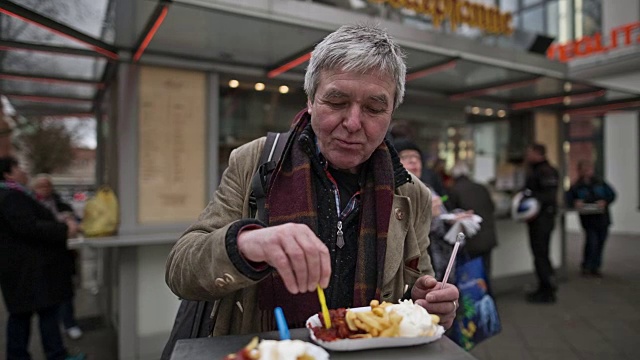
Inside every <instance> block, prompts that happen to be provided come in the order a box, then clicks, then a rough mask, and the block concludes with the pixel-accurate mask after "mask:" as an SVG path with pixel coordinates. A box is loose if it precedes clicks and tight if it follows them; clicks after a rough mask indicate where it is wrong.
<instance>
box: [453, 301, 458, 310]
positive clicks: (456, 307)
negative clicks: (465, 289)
mask: <svg viewBox="0 0 640 360" xmlns="http://www.w3.org/2000/svg"><path fill="white" fill-rule="evenodd" d="M456 310H458V300H453V311H454V312H455V311H456Z"/></svg>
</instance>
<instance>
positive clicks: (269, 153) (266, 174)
mask: <svg viewBox="0 0 640 360" xmlns="http://www.w3.org/2000/svg"><path fill="white" fill-rule="evenodd" d="M290 134H291V132H285V133H274V132H270V133H267V140H266V141H265V143H264V148H263V149H262V153H261V154H260V160H259V162H258V164H260V165H259V166H258V169H257V170H256V172H255V174H253V177H252V178H251V193H250V194H249V207H250V211H251V217H254V218H256V219H258V220H260V221H263V222H265V221H266V220H267V218H266V213H265V201H266V199H267V192H268V191H269V185H270V183H271V175H272V174H273V171H274V170H275V169H276V167H278V163H279V162H280V159H281V158H282V154H283V153H284V149H285V148H286V146H287V143H288V141H289V135H290Z"/></svg>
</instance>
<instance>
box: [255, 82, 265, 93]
mask: <svg viewBox="0 0 640 360" xmlns="http://www.w3.org/2000/svg"><path fill="white" fill-rule="evenodd" d="M264 87H265V86H264V84H263V83H261V82H259V83H256V85H255V86H254V87H253V88H254V89H256V91H262V90H264Z"/></svg>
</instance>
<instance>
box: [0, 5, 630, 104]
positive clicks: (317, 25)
mask: <svg viewBox="0 0 640 360" xmlns="http://www.w3.org/2000/svg"><path fill="white" fill-rule="evenodd" d="M109 1H110V3H109V6H108V8H110V7H111V5H113V3H114V2H116V1H118V5H122V6H129V9H133V8H134V7H135V6H136V1H131V2H130V0H126V1H125V0H109ZM137 1H140V0H137ZM147 3H148V0H145V4H147ZM285 3H287V4H282V3H279V2H276V3H273V2H270V1H268V0H254V1H252V2H251V5H248V6H242V7H240V6H234V5H237V4H235V2H234V1H233V0H217V1H215V2H214V1H206V2H205V1H199V0H158V1H157V2H156V3H155V5H153V7H154V8H153V11H151V13H150V14H149V15H148V16H147V18H146V20H145V21H144V26H143V27H142V29H141V31H140V33H139V34H138V35H137V37H136V39H135V42H133V43H131V44H130V46H123V45H120V46H114V45H110V44H108V43H106V42H104V41H102V40H100V39H97V38H94V37H91V36H89V35H87V34H85V33H82V32H80V31H78V30H75V29H72V28H70V27H69V26H66V25H64V24H61V23H60V22H58V21H56V20H54V19H51V18H49V17H46V16H44V15H41V14H38V13H36V12H34V11H32V10H30V9H27V8H25V7H23V6H20V5H17V4H15V3H14V2H12V1H9V0H0V13H2V14H5V15H9V16H12V17H14V18H17V19H20V20H22V21H26V22H28V23H29V24H32V25H36V26H38V27H41V28H43V29H46V30H47V31H50V32H52V33H53V34H56V35H58V36H63V37H66V38H68V39H72V40H74V41H76V42H78V43H80V44H82V45H84V46H86V47H87V48H88V49H82V48H72V47H65V46H54V45H44V44H35V43H30V42H24V41H15V39H10V40H7V39H0V51H16V50H21V51H31V52H42V53H47V54H52V55H60V56H74V57H93V58H104V59H106V60H107V63H106V66H105V67H104V70H103V72H102V75H101V76H100V78H99V79H95V80H87V79H80V78H74V77H64V76H53V75H51V76H49V75H47V76H43V75H34V74H29V73H25V72H16V71H4V69H0V80H3V79H4V80H12V81H31V82H44V83H48V84H51V85H52V86H55V85H58V84H77V85H84V86H94V87H95V88H96V92H95V94H94V96H93V97H92V98H91V99H88V98H76V97H65V96H51V95H46V94H38V93H20V92H11V91H3V94H5V95H7V96H9V97H14V98H16V97H19V98H21V99H29V98H30V99H32V100H33V101H34V102H40V103H41V102H45V103H46V102H55V101H58V102H77V101H82V102H87V101H91V102H92V111H96V109H97V108H98V106H99V104H100V102H101V101H102V99H103V97H104V94H105V91H106V88H108V87H109V85H110V84H111V82H112V81H113V79H114V78H115V75H116V74H117V66H118V63H119V62H132V63H142V64H154V63H156V62H157V59H158V57H161V58H164V59H165V60H167V59H173V61H174V62H181V61H182V63H183V64H185V63H186V64H187V65H186V66H189V65H188V63H189V62H192V63H194V64H196V63H197V64H200V65H196V67H200V68H202V64H210V65H209V66H210V69H218V70H219V71H220V69H225V68H226V69H228V71H232V72H233V71H236V70H238V69H241V68H243V67H244V68H246V72H247V74H253V75H254V76H263V77H265V78H267V79H281V78H282V79H285V78H286V79H298V80H299V79H301V76H300V74H301V66H302V65H304V64H305V63H306V62H307V61H308V60H309V58H310V54H311V53H310V52H311V50H312V48H313V46H314V44H315V42H316V41H314V42H311V43H310V44H309V45H308V47H307V48H304V49H302V50H300V49H298V50H295V49H291V53H290V54H288V55H287V54H284V56H283V57H281V58H280V59H279V60H277V61H274V62H273V63H270V64H263V65H255V64H246V63H245V64H243V62H242V61H225V60H224V59H219V58H210V57H207V56H204V57H203V56H198V55H197V54H196V55H194V54H189V53H182V54H176V53H169V52H164V49H151V48H148V47H149V45H150V44H152V43H153V40H154V36H155V37H157V33H158V30H159V29H161V27H162V24H163V21H164V20H165V18H167V17H169V16H171V11H170V9H171V8H172V7H176V6H180V7H183V8H195V9H198V10H203V11H204V12H209V13H215V14H228V15H233V16H240V17H242V18H244V19H251V20H252V21H263V22H264V21H268V22H272V23H273V24H285V25H290V26H296V27H298V28H306V29H312V30H320V31H322V32H324V33H327V34H328V33H329V32H330V31H331V30H333V29H335V28H337V27H338V26H339V25H340V24H342V23H353V22H356V21H361V20H366V19H367V18H368V17H367V16H366V15H361V14H358V13H353V14H351V13H348V12H346V11H344V10H338V9H335V8H332V7H330V6H326V5H321V4H317V3H308V2H285ZM130 16H133V15H130ZM318 19H324V20H318ZM327 19H329V20H327ZM174 20H175V19H174ZM179 21H186V20H180V19H179ZM329 21H332V22H329ZM381 23H382V26H384V27H385V28H387V29H388V30H389V31H390V32H391V33H392V34H393V35H394V36H395V37H396V39H397V40H398V42H399V43H400V44H401V45H402V46H403V47H405V48H406V49H409V50H410V52H411V54H410V55H409V57H411V55H418V57H420V55H421V54H423V55H426V56H427V57H428V56H431V57H432V58H433V56H434V55H435V57H436V58H439V59H440V60H438V61H427V62H424V63H422V64H419V61H418V64H415V62H416V61H415V59H414V66H412V67H411V69H412V70H411V71H410V72H409V73H408V74H407V79H406V80H407V91H409V92H413V93H414V94H420V93H424V94H439V95H440V96H443V97H444V98H446V99H448V100H449V101H451V102H452V103H454V104H459V105H460V106H475V105H476V104H479V103H483V104H486V103H494V104H496V105H497V106H500V107H503V108H505V109H509V110H510V111H523V110H533V109H541V108H548V109H553V110H554V111H560V112H566V113H571V114H576V113H578V110H579V109H592V110H589V111H600V110H601V109H605V110H606V109H614V110H621V109H625V108H632V107H636V106H637V105H636V101H631V100H629V99H630V98H631V99H635V97H636V96H640V95H638V94H632V93H629V92H628V91H626V93H628V95H629V97H627V98H623V99H618V100H611V101H607V102H606V104H598V105H596V106H593V104H589V103H584V104H581V105H572V104H570V102H568V101H566V100H565V99H567V98H569V99H571V98H572V97H577V98H579V97H581V96H595V95H594V94H599V95H598V97H602V96H604V93H603V92H606V91H607V90H606V89H604V88H603V87H601V86H596V85H593V84H590V83H588V82H585V81H579V82H576V81H574V80H572V79H569V78H567V76H566V66H565V65H561V64H559V63H555V62H551V61H549V60H547V59H546V58H544V57H542V56H537V55H533V54H526V53H519V52H518V51H515V50H513V49H511V50H506V49H500V48H491V49H486V47H483V46H482V45H479V44H476V43H475V42H474V41H471V40H468V39H461V38H459V37H456V36H452V35H448V34H431V33H425V32H424V31H419V30H415V29H409V28H406V27H403V26H401V25H400V24H397V23H392V22H389V21H386V20H381ZM134 29H135V26H133V25H132V24H128V25H127V26H125V30H128V31H135V30H134ZM117 30H119V29H117ZM425 39H426V40H428V41H427V42H425ZM317 40H319V39H317ZM455 49H469V50H468V51H462V50H455ZM129 53H130V54H131V55H130V56H125V58H123V57H122V56H120V54H129ZM145 54H147V55H148V57H145ZM145 59H149V61H147V60H145ZM409 60H410V59H409ZM462 63H465V65H466V66H467V67H468V66H470V64H471V65H473V64H476V65H478V66H480V67H482V66H485V67H487V66H488V67H491V68H495V69H504V71H505V72H509V71H511V72H516V73H517V74H521V75H522V76H524V79H522V78H520V79H509V78H508V75H505V76H507V79H506V80H500V81H497V80H493V81H486V82H484V83H481V84H474V85H473V86H464V85H461V86H460V87H459V89H457V90H456V91H454V92H452V91H450V90H449V91H447V90H444V89H438V88H436V87H433V86H425V85H424V84H425V83H429V81H430V80H431V79H432V78H430V77H433V76H436V77H437V76H442V75H445V74H449V75H458V76H461V77H463V78H464V77H465V76H466V74H464V73H462V74H456V73H455V72H456V71H457V70H458V67H459V65H460V64H462ZM561 69H562V70H561ZM221 71H224V70H221ZM449 75H447V76H449ZM545 78H548V79H555V80H558V81H570V82H572V83H579V84H581V85H582V87H583V88H584V89H581V90H579V91H571V90H569V91H565V92H563V93H544V94H536V92H535V89H536V88H535V86H536V84H538V82H539V81H540V80H542V79H545ZM416 80H421V81H416ZM421 84H422V85H421ZM429 84H430V83H429ZM529 88H531V89H532V91H531V93H532V94H536V95H534V96H531V97H530V98H527V99H525V100H523V99H517V100H515V99H510V98H509V97H508V96H507V97H505V96H497V95H496V94H495V93H496V92H500V91H506V90H513V89H521V90H523V89H529ZM593 109H595V110H593ZM70 111H74V109H70ZM585 111H586V110H585ZM51 112H52V114H55V113H58V114H59V113H60V112H59V109H58V108H56V109H52V111H51Z"/></svg>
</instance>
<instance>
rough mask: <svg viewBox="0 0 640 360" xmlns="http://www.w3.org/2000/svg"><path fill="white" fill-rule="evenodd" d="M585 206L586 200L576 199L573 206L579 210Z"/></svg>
mask: <svg viewBox="0 0 640 360" xmlns="http://www.w3.org/2000/svg"><path fill="white" fill-rule="evenodd" d="M583 206H584V201H582V200H576V201H574V202H573V207H574V208H576V209H578V210H580V209H582V207H583Z"/></svg>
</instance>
